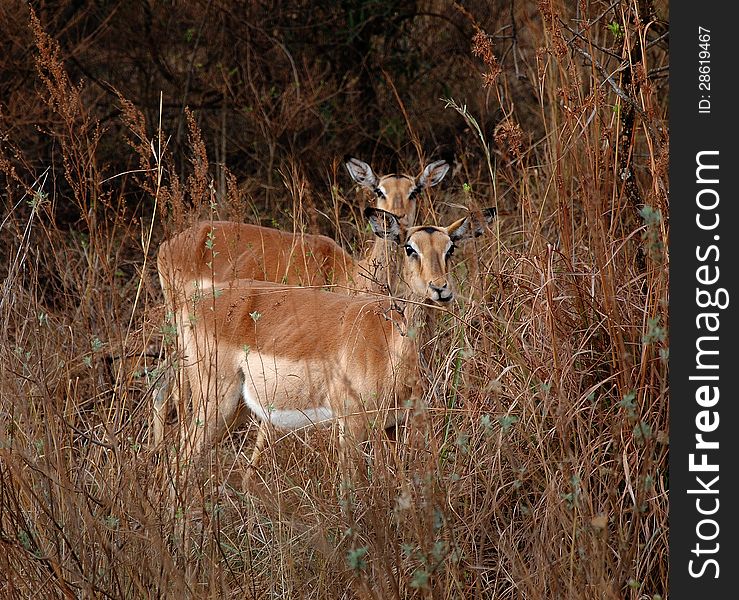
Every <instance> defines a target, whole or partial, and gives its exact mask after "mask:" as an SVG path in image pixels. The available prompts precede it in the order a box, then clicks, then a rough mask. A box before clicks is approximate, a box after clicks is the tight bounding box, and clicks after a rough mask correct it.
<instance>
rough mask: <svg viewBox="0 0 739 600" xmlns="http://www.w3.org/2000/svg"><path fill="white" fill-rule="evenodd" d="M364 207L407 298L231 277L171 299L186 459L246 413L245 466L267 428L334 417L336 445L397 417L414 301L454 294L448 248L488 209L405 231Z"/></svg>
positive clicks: (412, 355)
mask: <svg viewBox="0 0 739 600" xmlns="http://www.w3.org/2000/svg"><path fill="white" fill-rule="evenodd" d="M365 215H366V216H367V218H368V219H369V222H370V225H371V227H372V229H373V231H374V232H375V234H376V235H378V236H381V237H383V238H386V239H388V240H390V241H391V242H393V243H395V244H398V245H399V246H402V248H403V249H404V250H405V256H404V260H403V269H402V275H401V281H402V285H403V286H404V288H405V289H404V291H405V295H406V297H407V298H408V301H405V300H402V299H397V298H396V299H391V298H382V297H379V296H368V295H362V296H355V297H351V296H346V295H341V294H332V293H329V292H326V291H324V290H320V289H314V288H300V287H288V286H284V285H279V284H275V283H268V282H261V281H254V280H236V281H232V282H231V283H230V284H229V285H227V286H226V287H223V288H220V289H217V290H215V291H214V292H213V293H211V294H206V295H196V296H195V297H193V298H191V299H190V301H189V302H188V303H187V304H186V305H183V306H182V307H181V310H180V315H179V319H178V321H179V323H181V324H182V326H181V329H180V335H181V337H182V340H181V341H182V347H183V350H184V357H183V360H184V361H185V371H186V374H187V377H188V379H189V381H190V386H191V389H192V390H193V405H194V407H195V412H194V415H193V421H192V424H191V426H190V428H189V433H188V440H187V455H188V456H193V455H196V454H198V453H199V452H201V451H202V450H203V449H205V448H206V447H208V446H209V445H210V444H212V443H215V442H217V441H218V440H220V439H221V438H222V437H223V435H224V434H225V433H226V431H228V430H230V429H231V428H234V427H236V426H238V425H239V424H240V423H241V422H242V421H243V419H244V417H245V415H246V414H247V413H248V412H251V413H253V414H254V415H255V416H256V417H257V419H258V420H259V421H260V428H259V433H258V436H257V443H256V446H255V448H254V453H253V455H252V461H251V467H253V466H254V465H255V463H256V461H257V458H258V456H259V454H260V452H261V450H262V447H263V445H264V443H265V440H266V434H267V431H268V427H269V426H270V425H271V426H274V427H275V428H277V429H281V430H297V429H302V428H307V427H310V426H313V425H327V424H330V423H334V422H335V423H336V424H337V425H338V427H339V432H340V447H341V448H345V447H346V441H347V440H355V441H362V440H364V439H366V437H367V432H368V427H369V426H370V425H371V426H376V427H381V428H386V427H389V426H391V425H393V424H394V423H396V422H397V421H398V420H399V419H400V417H402V415H403V414H404V413H405V411H406V410H407V406H408V401H409V400H411V399H413V398H420V397H421V392H422V386H421V375H420V369H419V363H418V347H417V338H418V336H417V335H408V332H409V330H410V329H411V328H412V329H413V330H414V331H418V328H419V327H420V326H421V324H422V319H424V317H425V312H426V309H425V308H424V306H423V304H422V303H423V302H430V303H434V304H439V305H443V304H448V303H449V302H451V301H452V300H453V298H454V290H453V286H452V281H451V278H450V273H449V263H450V258H451V256H452V254H453V251H454V248H455V244H456V243H458V242H461V241H463V240H466V239H469V238H471V237H476V236H479V235H481V234H482V233H483V231H484V228H485V223H489V222H490V221H491V220H492V219H493V217H494V216H495V209H494V208H489V209H485V210H484V211H483V213H482V215H483V217H484V222H483V220H475V219H473V218H472V217H471V216H467V217H465V218H462V219H459V220H458V221H455V222H454V223H452V224H451V225H449V226H448V227H435V226H421V227H412V228H410V229H407V230H406V229H405V228H404V227H403V226H402V224H401V222H400V219H398V218H397V217H396V216H394V215H392V214H389V213H386V212H384V211H381V210H378V209H375V208H367V209H366V210H365ZM246 409H248V410H246ZM343 455H344V453H343V452H342V456H343Z"/></svg>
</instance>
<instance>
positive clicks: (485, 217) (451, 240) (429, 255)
mask: <svg viewBox="0 0 739 600" xmlns="http://www.w3.org/2000/svg"><path fill="white" fill-rule="evenodd" d="M364 215H365V217H366V218H367V219H368V221H369V223H370V226H371V227H372V231H373V232H374V233H375V235H376V236H378V237H381V238H384V239H386V240H388V241H391V242H393V243H395V244H397V245H399V246H402V247H403V249H404V250H405V256H404V257H403V267H402V273H403V275H402V279H403V281H404V282H405V284H406V285H407V286H408V296H409V297H415V298H419V299H422V300H430V301H431V302H434V303H436V304H446V303H448V302H451V301H452V300H453V299H454V286H453V284H452V280H451V276H450V272H449V266H450V262H451V258H452V256H453V255H454V250H455V248H456V247H457V243H459V242H464V241H466V240H468V239H471V238H473V237H478V236H480V235H482V234H483V233H484V232H485V226H486V225H487V224H488V223H490V222H491V221H492V220H493V218H495V208H486V209H483V211H482V219H479V218H474V217H473V215H472V214H470V215H467V216H466V217H463V218H461V219H459V220H457V221H455V222H454V223H452V224H451V225H448V226H447V227H436V226H433V225H421V226H419V227H411V228H410V229H406V228H405V227H404V226H403V223H402V220H401V218H400V217H398V216H397V215H394V214H392V213H389V212H387V211H384V210H381V209H378V208H373V207H367V208H366V209H365V211H364Z"/></svg>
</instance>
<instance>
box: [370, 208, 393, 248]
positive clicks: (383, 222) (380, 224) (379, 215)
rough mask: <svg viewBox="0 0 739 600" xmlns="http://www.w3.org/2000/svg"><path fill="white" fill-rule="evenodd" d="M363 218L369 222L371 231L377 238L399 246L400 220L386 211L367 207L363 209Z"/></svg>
mask: <svg viewBox="0 0 739 600" xmlns="http://www.w3.org/2000/svg"><path fill="white" fill-rule="evenodd" d="M364 216H365V217H366V218H367V220H368V221H369V224H370V227H371V228H372V231H373V232H374V234H375V235H376V236H377V237H380V238H384V239H386V240H390V241H391V242H394V243H396V244H400V234H401V231H402V229H401V226H400V219H398V217H397V216H395V215H394V214H393V213H389V212H387V211H386V210H382V209H379V208H375V207H373V206H368V207H367V208H365V209H364Z"/></svg>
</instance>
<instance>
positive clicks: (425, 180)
mask: <svg viewBox="0 0 739 600" xmlns="http://www.w3.org/2000/svg"><path fill="white" fill-rule="evenodd" d="M448 171H449V163H448V162H447V161H445V160H437V161H435V162H432V163H431V164H430V165H428V166H427V167H426V168H425V169H424V170H423V173H421V176H420V177H419V178H418V185H417V186H416V187H417V189H419V191H420V190H421V189H423V188H425V187H433V186H435V185H436V184H437V183H439V182H440V181H441V180H442V179H444V176H445V175H446V174H447V172H448Z"/></svg>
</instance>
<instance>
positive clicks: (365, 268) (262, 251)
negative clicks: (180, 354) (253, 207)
mask: <svg viewBox="0 0 739 600" xmlns="http://www.w3.org/2000/svg"><path fill="white" fill-rule="evenodd" d="M345 165H346V168H347V170H348V171H349V174H350V175H351V177H352V179H354V181H356V182H357V183H358V184H359V185H361V186H362V187H364V188H366V189H369V190H370V191H372V192H373V193H374V194H375V195H376V196H377V202H376V203H377V206H378V208H380V209H382V210H384V211H386V212H389V213H392V214H395V215H398V216H399V217H401V219H400V220H401V223H402V225H403V226H406V227H407V226H410V225H412V224H413V221H414V220H415V215H416V198H417V196H418V195H419V193H420V192H421V191H422V190H423V189H425V188H427V187H431V186H435V185H436V184H438V183H439V182H440V181H441V180H442V179H443V178H444V176H445V175H446V173H447V171H448V170H449V165H448V163H447V162H446V161H444V160H437V161H435V162H432V163H431V164H429V165H428V166H426V168H425V169H424V170H423V172H422V173H421V175H420V176H419V177H418V178H417V179H416V178H414V177H411V176H410V175H397V174H392V175H384V176H377V175H376V174H375V173H374V172H373V171H372V168H371V167H370V166H369V165H368V164H367V163H365V162H363V161H361V160H359V159H356V158H351V157H349V158H347V159H346V160H345ZM393 258H394V257H393V256H392V253H390V252H388V249H387V244H385V243H384V240H382V239H380V238H377V239H376V240H375V243H374V245H373V247H372V250H371V252H370V254H369V256H368V257H367V258H365V259H363V260H355V259H354V258H353V257H352V256H351V255H350V254H349V253H347V252H346V251H344V250H343V249H342V248H341V246H339V245H338V244H337V243H336V242H335V241H334V240H332V239H331V238H328V237H326V236H323V235H311V234H302V233H290V232H285V231H280V230H278V229H273V228H269V227H261V226H259V225H250V224H246V223H235V222H230V221H202V222H199V223H196V224H195V225H193V226H192V227H190V228H188V229H186V230H185V231H183V232H181V233H179V234H177V235H175V236H174V237H172V238H171V239H169V240H167V241H165V242H163V243H162V245H161V246H160V248H159V253H158V255H157V271H158V274H159V281H160V283H161V286H162V291H163V294H164V303H165V310H166V313H167V315H170V316H173V315H176V314H177V310H178V307H179V305H181V304H182V303H183V299H184V298H187V297H188V296H189V295H191V294H193V293H195V292H196V291H198V290H199V291H207V290H210V289H212V288H214V287H217V286H221V285H223V284H225V283H226V282H228V281H233V280H235V279H255V280H260V281H272V282H276V283H281V284H290V285H304V286H324V285H334V286H335V288H336V289H338V290H341V291H344V292H347V293H356V292H357V291H362V290H386V291H389V292H390V293H393V292H394V291H395V284H396V281H397V268H396V266H395V264H394V263H395V261H394V260H393ZM185 387H186V382H185ZM177 390H178V385H177V378H176V377H173V376H171V374H169V375H168V377H167V378H166V379H165V382H164V384H163V385H161V387H159V388H158V389H157V391H156V392H155V398H154V419H153V441H154V444H155V445H158V444H159V443H160V442H161V441H162V440H163V438H164V421H165V416H166V413H167V410H168V401H169V399H170V398H171V397H173V396H174V397H176V396H178V395H179V394H178V391H177ZM185 395H186V394H185ZM178 408H179V407H178Z"/></svg>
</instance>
